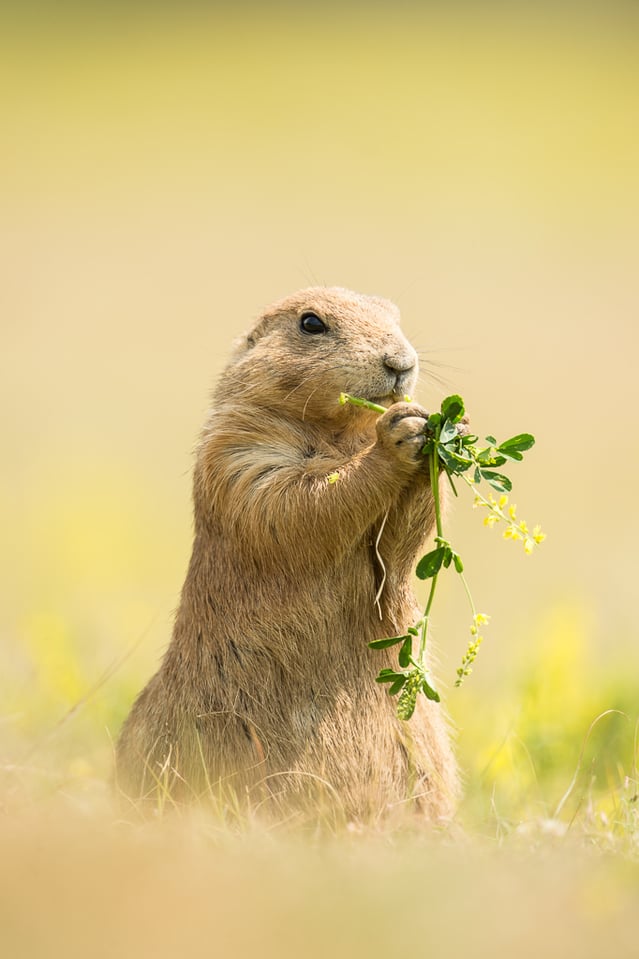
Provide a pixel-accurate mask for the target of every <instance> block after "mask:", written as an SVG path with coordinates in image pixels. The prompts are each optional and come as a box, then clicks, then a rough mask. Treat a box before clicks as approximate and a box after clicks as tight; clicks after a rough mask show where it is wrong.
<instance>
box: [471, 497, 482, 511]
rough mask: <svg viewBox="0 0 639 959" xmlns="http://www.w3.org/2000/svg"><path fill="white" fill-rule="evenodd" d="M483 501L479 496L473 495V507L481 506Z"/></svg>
mask: <svg viewBox="0 0 639 959" xmlns="http://www.w3.org/2000/svg"><path fill="white" fill-rule="evenodd" d="M483 504H484V501H483V499H482V498H481V496H477V495H476V496H475V501H474V503H473V509H477V507H478V506H483Z"/></svg>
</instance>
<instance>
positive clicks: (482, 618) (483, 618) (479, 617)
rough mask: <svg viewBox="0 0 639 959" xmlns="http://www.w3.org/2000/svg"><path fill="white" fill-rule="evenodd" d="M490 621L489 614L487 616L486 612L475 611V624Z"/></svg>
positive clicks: (478, 624) (481, 624)
mask: <svg viewBox="0 0 639 959" xmlns="http://www.w3.org/2000/svg"><path fill="white" fill-rule="evenodd" d="M489 621H490V616H487V615H486V613H476V614H475V623H476V624H477V626H485V625H486V623H488V622H489Z"/></svg>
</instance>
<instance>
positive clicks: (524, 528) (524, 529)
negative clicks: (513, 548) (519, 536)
mask: <svg viewBox="0 0 639 959" xmlns="http://www.w3.org/2000/svg"><path fill="white" fill-rule="evenodd" d="M519 529H520V530H521V531H522V533H527V532H528V524H527V523H526V520H524V519H522V521H521V523H520V524H519Z"/></svg>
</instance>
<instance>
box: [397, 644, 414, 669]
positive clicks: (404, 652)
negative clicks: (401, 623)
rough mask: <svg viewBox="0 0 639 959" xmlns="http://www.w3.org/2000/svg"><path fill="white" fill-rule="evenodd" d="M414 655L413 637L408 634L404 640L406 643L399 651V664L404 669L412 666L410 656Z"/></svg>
mask: <svg viewBox="0 0 639 959" xmlns="http://www.w3.org/2000/svg"><path fill="white" fill-rule="evenodd" d="M412 655H413V637H412V636H407V637H406V639H405V640H404V645H403V646H402V648H401V649H400V651H399V657H398V659H399V665H400V666H401V667H402V669H406V667H407V666H410V658H411V656H412Z"/></svg>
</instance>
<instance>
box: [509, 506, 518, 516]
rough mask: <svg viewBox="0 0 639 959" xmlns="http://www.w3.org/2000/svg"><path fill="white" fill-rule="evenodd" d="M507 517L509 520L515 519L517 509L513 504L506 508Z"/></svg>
mask: <svg viewBox="0 0 639 959" xmlns="http://www.w3.org/2000/svg"><path fill="white" fill-rule="evenodd" d="M508 515H509V516H510V518H511V519H517V507H516V506H515V504H514V503H511V505H510V506H509V507H508Z"/></svg>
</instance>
